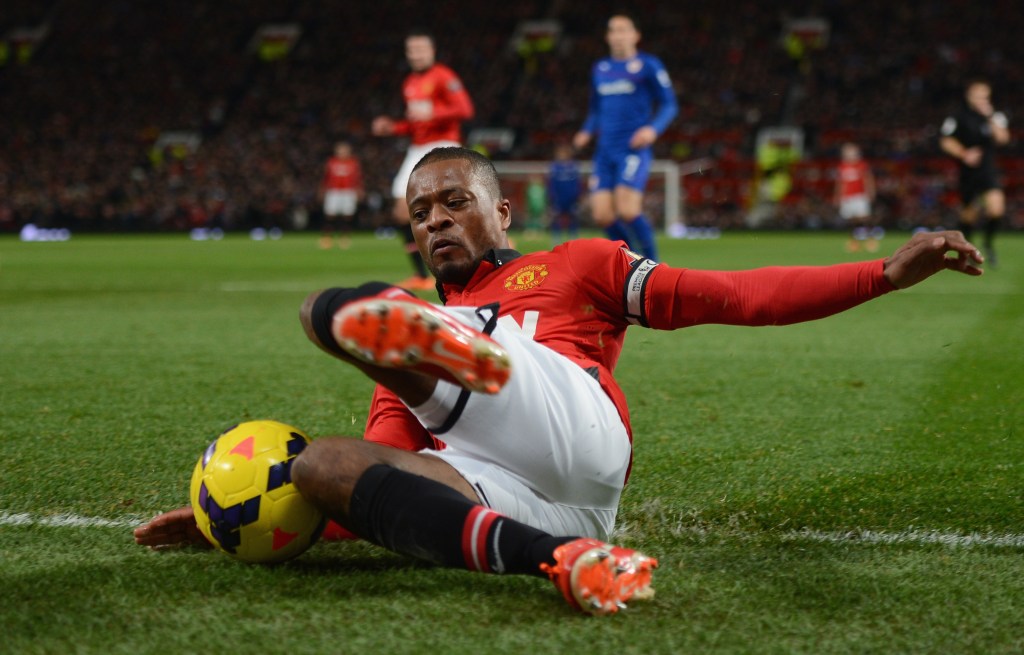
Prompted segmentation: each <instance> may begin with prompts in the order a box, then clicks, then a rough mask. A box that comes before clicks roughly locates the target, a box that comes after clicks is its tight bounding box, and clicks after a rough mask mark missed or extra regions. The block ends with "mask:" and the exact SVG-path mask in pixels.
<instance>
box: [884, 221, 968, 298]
mask: <svg viewBox="0 0 1024 655" xmlns="http://www.w3.org/2000/svg"><path fill="white" fill-rule="evenodd" d="M947 253H953V254H954V255H955V256H952V257H947V256H946V255H947ZM984 261H985V258H984V257H982V256H981V252H979V251H978V249H977V248H976V247H975V246H974V245H973V244H971V243H970V242H969V241H967V239H965V238H964V235H963V234H961V233H959V232H956V231H950V232H921V233H919V234H915V235H914V237H913V238H912V239H911V240H910V241H908V242H907V243H905V244H903V245H902V246H900V247H899V249H898V250H896V252H894V253H893V254H892V255H891V256H890V257H889V258H888V259H886V260H885V264H884V268H883V274H884V275H885V279H886V280H888V281H889V283H890V284H892V285H893V286H894V287H896V288H897V289H906V288H907V287H912V286H914V285H915V284H917V283H918V282H920V281H922V280H924V279H926V278H929V277H931V276H932V275H935V274H936V273H938V272H939V271H942V270H946V269H949V270H951V271H959V272H960V273H964V274H966V275H981V274H982V272H983V271H982V270H981V268H980V267H979V265H980V264H981V263H982V262H984Z"/></svg>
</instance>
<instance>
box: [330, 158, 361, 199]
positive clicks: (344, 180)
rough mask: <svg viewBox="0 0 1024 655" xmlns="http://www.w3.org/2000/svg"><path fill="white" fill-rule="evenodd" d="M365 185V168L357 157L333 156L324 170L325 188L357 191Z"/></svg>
mask: <svg viewBox="0 0 1024 655" xmlns="http://www.w3.org/2000/svg"><path fill="white" fill-rule="evenodd" d="M362 187H363V169H362V167H360V165H359V160H358V159H356V158H355V157H345V158H341V157H331V158H330V159H328V160H327V168H326V170H325V171H324V189H326V190H328V191H344V190H347V189H351V190H354V191H357V190H359V189H361V188H362Z"/></svg>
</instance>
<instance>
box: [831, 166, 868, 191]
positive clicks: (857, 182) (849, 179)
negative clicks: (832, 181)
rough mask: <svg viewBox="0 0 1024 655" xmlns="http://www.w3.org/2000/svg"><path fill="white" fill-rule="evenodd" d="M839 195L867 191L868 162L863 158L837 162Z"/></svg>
mask: <svg viewBox="0 0 1024 655" xmlns="http://www.w3.org/2000/svg"><path fill="white" fill-rule="evenodd" d="M837 175H838V176H839V197H840V198H849V197H851V196H860V195H864V194H865V193H867V191H868V187H867V177H868V164H867V162H866V161H864V160H857V161H842V162H839V170H838V173H837Z"/></svg>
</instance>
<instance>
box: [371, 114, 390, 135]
mask: <svg viewBox="0 0 1024 655" xmlns="http://www.w3.org/2000/svg"><path fill="white" fill-rule="evenodd" d="M370 131H372V132H373V135H374V136H391V135H392V134H394V133H395V121H393V120H391V119H390V118H388V117H387V116H378V117H377V118H374V119H373V123H371V125H370Z"/></svg>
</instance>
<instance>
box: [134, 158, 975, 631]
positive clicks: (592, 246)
mask: <svg viewBox="0 0 1024 655" xmlns="http://www.w3.org/2000/svg"><path fill="white" fill-rule="evenodd" d="M409 207H410V212H411V218H412V225H413V230H414V232H415V235H416V242H417V244H418V246H419V248H420V252H421V253H423V256H424V258H425V259H426V260H427V261H428V262H429V263H430V268H431V271H432V272H433V273H434V275H435V276H436V277H437V280H438V282H439V286H440V287H441V290H442V300H443V301H444V302H445V303H446V306H445V307H438V306H434V305H431V304H429V303H426V302H424V301H422V300H419V299H417V298H415V297H413V296H411V295H410V294H408V292H406V291H404V290H402V289H398V288H396V287H393V286H390V285H387V284H383V283H370V284H366V285H363V286H362V287H359V288H356V289H328V290H325V291H320V292H316V293H314V294H312V295H310V296H309V298H307V300H306V302H305V303H304V304H303V307H302V310H301V313H300V314H301V318H302V324H303V327H304V329H305V331H306V334H307V336H308V337H309V338H310V340H311V341H313V342H314V343H315V344H316V345H317V346H319V347H320V348H321V349H323V350H324V351H325V352H327V353H329V354H330V355H332V356H334V357H337V358H338V359H340V360H342V361H344V362H346V363H348V364H350V365H353V366H355V367H356V368H357V369H358V370H359V371H361V372H362V373H364V374H365V375H367V376H368V377H370V378H371V379H372V380H374V381H375V382H377V384H378V386H377V389H376V392H375V396H374V404H373V408H372V410H371V415H370V418H369V420H368V425H367V429H366V433H365V439H364V440H357V439H350V438H340V437H339V438H330V437H327V438H320V439H316V440H315V441H314V442H313V443H312V444H311V445H310V446H309V447H308V448H307V449H306V450H305V451H303V453H302V454H301V455H299V457H298V458H297V459H296V460H295V462H294V464H293V468H292V476H293V480H294V482H295V484H296V486H297V487H298V488H299V489H300V491H301V492H302V493H303V495H304V496H306V497H307V498H309V499H310V500H311V501H312V502H314V503H315V504H316V505H317V506H319V507H320V508H321V509H322V510H323V511H324V512H325V513H326V514H327V515H328V516H330V517H332V518H333V519H334V520H336V521H338V522H339V523H341V524H344V525H345V526H347V527H348V528H350V529H351V530H352V531H353V532H355V533H356V534H358V535H360V536H361V537H363V538H365V539H367V540H369V541H372V542H374V543H377V544H380V545H382V546H385V547H386V548H389V549H391V550H393V551H396V552H400V553H405V554H407V555H411V556H415V557H419V558H422V559H426V560H429V561H432V562H435V563H437V564H440V565H444V566H451V567H460V568H465V569H468V570H475V571H483V572H495V573H520V574H526V575H531V574H532V575H541V574H546V575H548V576H549V577H551V579H552V580H553V581H554V582H555V584H556V586H557V587H558V588H559V589H560V590H561V591H562V593H563V594H564V595H565V597H566V599H567V600H568V601H569V602H570V603H571V604H573V605H574V606H577V607H579V608H580V609H583V610H585V611H591V612H596V613H608V612H614V611H616V610H617V609H618V608H619V606H620V603H623V602H625V601H627V600H630V599H631V598H638V597H641V596H645V595H649V593H650V590H649V583H650V574H651V569H652V568H653V567H654V566H655V565H656V562H655V561H654V560H652V559H651V558H649V557H645V556H643V555H641V554H639V553H636V552H634V551H632V550H629V549H624V548H618V547H614V546H609V545H607V544H605V543H603V542H602V541H600V540H602V539H605V538H607V536H608V534H609V533H610V532H611V531H612V529H613V527H614V522H615V514H616V509H617V504H618V499H619V496H620V494H621V492H622V489H623V486H624V485H625V483H626V479H627V477H628V475H629V468H630V464H631V459H632V447H631V431H630V427H629V412H628V408H627V406H626V402H625V397H624V395H623V393H622V390H621V389H620V388H619V387H618V385H617V384H616V382H615V380H614V378H613V377H612V371H613V369H614V367H615V364H616V362H617V360H618V356H619V353H620V351H621V348H622V344H623V340H624V337H625V331H626V328H627V327H628V326H630V325H643V326H647V327H653V328H657V329H675V328H681V327H687V326H691V325H697V324H701V323H725V324H734V325H780V324H787V323H794V322H798V321H808V320H813V319H817V318H822V317H824V316H828V315H830V314H834V313H836V312H840V311H843V310H845V309H848V308H850V307H853V306H855V305H857V304H859V303H861V302H864V301H867V300H869V299H871V298H874V297H877V296H880V295H882V294H884V293H887V292H890V291H893V290H895V289H900V288H905V287H909V286H912V285H914V284H917V283H918V282H920V281H922V280H924V279H926V278H927V277H930V276H931V275H934V274H935V273H938V272H939V271H943V270H947V269H949V270H954V271H959V272H962V273H966V274H969V275H980V274H981V270H980V269H979V268H978V265H979V264H980V263H981V261H982V258H981V255H980V253H979V252H978V251H977V249H976V248H975V247H974V246H972V245H971V244H970V243H968V242H967V241H966V240H964V239H963V237H962V235H960V234H959V233H958V232H946V233H941V234H939V233H931V234H919V235H916V236H915V237H914V238H913V239H911V241H910V242H908V243H907V244H905V245H904V246H902V247H901V248H899V249H898V250H897V251H896V252H895V253H894V254H893V255H892V256H890V257H888V258H887V259H884V260H881V259H879V260H874V261H868V262H857V263H849V264H840V265H835V266H822V267H773V268H764V269H756V270H750V271H729V272H719V271H700V270H694V269H683V268H672V267H669V266H667V265H665V264H658V263H656V262H654V261H652V260H650V259H646V258H643V257H641V256H639V255H637V254H635V253H633V252H631V251H629V250H627V249H626V248H624V247H623V246H622V244H621V243H616V242H612V241H609V240H605V239H586V240H576V241H570V242H567V243H566V244H563V245H561V246H559V247H557V248H555V249H553V250H551V251H543V252H537V253H531V254H528V255H520V254H519V253H517V252H515V251H513V250H510V249H509V248H508V238H507V230H508V228H509V225H510V224H511V217H512V214H511V205H510V203H509V201H508V200H507V199H504V198H502V197H501V192H500V187H499V183H498V176H497V173H496V171H495V170H494V167H493V165H492V164H491V163H490V161H489V160H487V159H486V158H485V157H483V156H482V155H480V154H479V153H476V152H474V151H472V150H466V149H463V148H441V149H438V150H434V151H432V152H431V153H430V154H429V155H427V156H426V157H425V158H424V159H423V160H421V162H420V163H419V164H418V165H417V167H416V169H415V170H414V171H413V175H412V178H411V179H410V183H409ZM947 253H952V254H953V255H954V256H953V257H947ZM510 422H512V423H514V426H510ZM442 446H443V447H442ZM417 449H419V450H417ZM412 450H417V452H410V451H412ZM194 523H195V521H194V518H193V516H192V514H191V511H190V510H189V509H187V508H184V509H181V510H176V511H174V512H169V513H167V514H164V515H161V516H159V517H156V518H155V519H154V520H152V521H151V522H149V523H148V524H146V525H144V526H140V527H139V528H138V529H137V530H136V532H135V538H136V541H137V542H138V543H140V544H143V545H148V546H152V547H162V546H166V545H169V544H173V543H182V542H184V543H188V542H194V541H195V531H194ZM580 535H583V536H582V537H581V536H580Z"/></svg>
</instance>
